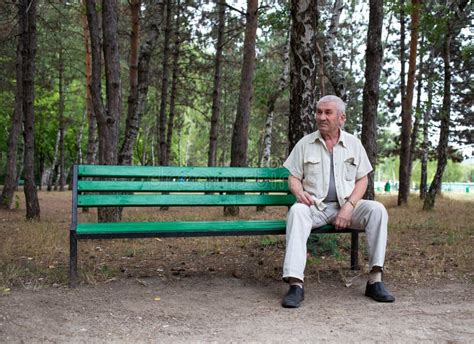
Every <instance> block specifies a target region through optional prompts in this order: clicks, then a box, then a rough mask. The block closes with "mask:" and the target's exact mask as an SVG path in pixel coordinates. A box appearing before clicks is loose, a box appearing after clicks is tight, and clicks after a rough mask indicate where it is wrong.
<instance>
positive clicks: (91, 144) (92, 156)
mask: <svg viewBox="0 0 474 344" xmlns="http://www.w3.org/2000/svg"><path fill="white" fill-rule="evenodd" d="M82 27H83V31H84V47H85V51H86V56H85V74H86V113H87V123H88V127H87V151H86V163H87V164H94V163H95V160H96V155H97V121H96V118H95V115H94V108H93V105H92V93H91V77H92V67H91V63H92V62H91V60H92V58H91V46H90V40H89V37H90V33H89V25H88V23H87V16H86V15H83V16H82ZM83 209H86V208H83Z"/></svg>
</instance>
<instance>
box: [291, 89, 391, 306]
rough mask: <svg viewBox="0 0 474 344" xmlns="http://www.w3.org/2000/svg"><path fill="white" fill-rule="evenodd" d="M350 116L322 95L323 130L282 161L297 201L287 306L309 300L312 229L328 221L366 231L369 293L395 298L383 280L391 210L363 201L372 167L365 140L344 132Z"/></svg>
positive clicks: (378, 297)
mask: <svg viewBox="0 0 474 344" xmlns="http://www.w3.org/2000/svg"><path fill="white" fill-rule="evenodd" d="M345 120H346V115H345V104H344V102H343V101H342V100H341V99H340V98H339V97H336V96H325V97H323V98H321V99H320V100H319V102H318V104H317V110H316V124H317V126H318V130H317V131H316V132H314V133H312V134H309V135H306V136H305V137H303V138H302V139H301V140H300V141H299V142H298V143H297V144H296V145H295V147H294V149H293V150H292V151H291V153H290V155H289V157H288V159H287V160H286V161H285V163H284V164H283V166H285V167H286V168H287V169H288V170H289V171H290V174H291V175H290V177H289V178H288V183H289V187H290V190H291V192H292V193H293V194H294V195H295V197H296V200H297V203H295V204H294V205H293V206H292V207H291V209H290V211H289V213H288V221H287V226H286V252H285V261H284V265H283V280H284V281H286V282H288V283H289V284H290V289H289V291H288V293H287V294H286V295H285V297H284V298H283V301H282V306H283V307H288V308H296V307H299V306H300V304H301V302H302V301H303V300H304V289H303V281H304V269H305V266H306V242H307V240H308V237H309V235H310V233H311V229H312V228H315V227H320V226H322V225H325V224H328V223H330V224H333V225H334V226H335V228H336V229H343V228H347V227H349V226H350V227H351V228H359V229H365V232H366V238H367V250H368V254H369V271H370V273H369V281H368V282H367V286H366V290H365V295H366V296H368V297H371V298H372V299H374V300H376V301H379V302H393V301H394V300H395V298H394V297H393V296H392V295H391V294H390V292H389V291H388V290H386V289H385V287H384V284H383V282H382V269H383V265H384V259H385V247H386V243H387V221H388V215H387V211H386V210H385V208H384V206H383V205H382V204H380V203H379V202H375V201H368V200H362V196H363V195H364V193H365V190H366V189H367V175H368V174H369V173H370V172H371V171H372V166H371V165H370V162H369V159H368V157H367V153H366V152H365V149H364V147H363V146H362V144H361V142H360V141H359V140H358V139H357V138H355V137H354V136H353V135H351V134H349V133H346V132H344V131H343V130H341V127H342V125H343V124H344V122H345Z"/></svg>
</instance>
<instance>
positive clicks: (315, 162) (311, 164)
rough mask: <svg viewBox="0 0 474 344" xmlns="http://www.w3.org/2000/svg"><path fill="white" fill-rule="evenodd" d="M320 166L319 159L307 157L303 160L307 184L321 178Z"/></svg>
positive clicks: (313, 183) (314, 182)
mask: <svg viewBox="0 0 474 344" xmlns="http://www.w3.org/2000/svg"><path fill="white" fill-rule="evenodd" d="M321 174H322V167H321V160H320V159H318V158H314V157H308V158H305V160H304V178H305V180H306V182H307V183H308V184H312V185H316V184H317V182H318V180H319V179H320V178H321Z"/></svg>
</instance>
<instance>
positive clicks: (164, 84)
mask: <svg viewBox="0 0 474 344" xmlns="http://www.w3.org/2000/svg"><path fill="white" fill-rule="evenodd" d="M171 14H172V8H171V0H166V23H165V36H164V43H163V44H164V47H163V61H162V79H161V101H160V111H159V113H158V115H159V117H158V121H157V127H158V134H159V141H158V142H159V144H160V145H159V149H157V153H159V164H160V166H164V165H165V162H166V104H167V100H168V74H169V71H168V60H169V55H170V46H169V45H170V37H171V29H172V28H171Z"/></svg>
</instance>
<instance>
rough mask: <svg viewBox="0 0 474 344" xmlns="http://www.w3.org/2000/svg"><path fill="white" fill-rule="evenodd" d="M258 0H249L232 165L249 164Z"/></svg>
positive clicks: (229, 209) (232, 209)
mask: <svg viewBox="0 0 474 344" xmlns="http://www.w3.org/2000/svg"><path fill="white" fill-rule="evenodd" d="M257 11H258V0H247V13H246V24H245V38H244V48H243V49H244V56H243V59H242V70H241V74H240V91H239V100H238V103H237V114H236V116H235V122H234V129H233V132H232V143H231V157H230V165H231V166H235V167H242V166H247V148H248V134H249V118H250V108H251V103H252V95H253V87H252V82H253V75H254V72H255V44H256V40H257V25H258V12H257ZM224 214H225V215H232V216H235V215H238V214H239V207H225V208H224Z"/></svg>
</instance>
